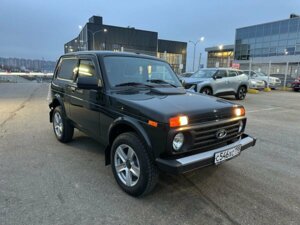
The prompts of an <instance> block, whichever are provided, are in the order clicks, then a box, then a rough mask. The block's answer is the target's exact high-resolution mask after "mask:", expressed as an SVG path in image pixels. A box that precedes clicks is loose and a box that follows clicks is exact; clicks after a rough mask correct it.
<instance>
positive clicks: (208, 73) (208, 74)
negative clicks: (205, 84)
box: [191, 70, 217, 78]
mask: <svg viewBox="0 0 300 225" xmlns="http://www.w3.org/2000/svg"><path fill="white" fill-rule="evenodd" d="M216 72H217V70H198V71H197V72H195V73H194V74H193V75H192V76H191V77H192V78H212V76H213V75H214V74H215V73H216Z"/></svg>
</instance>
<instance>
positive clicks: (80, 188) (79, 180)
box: [0, 83, 300, 225]
mask: <svg viewBox="0 0 300 225" xmlns="http://www.w3.org/2000/svg"><path fill="white" fill-rule="evenodd" d="M47 91H48V86H47V84H30V83H26V84H25V83H24V84H1V83H0V224H39V225H40V224H49V225H50V224H51V225H53V224H70V225H71V224H72V225H75V224H285V225H286V224H299V221H300V153H299V152H300V147H299V146H300V138H299V137H300V126H299V124H300V117H299V111H300V104H299V99H300V93H293V92H280V91H272V92H270V93H264V92H262V93H259V94H257V95H250V94H249V95H248V96H247V97H246V100H244V101H237V102H238V103H241V104H243V105H244V106H245V107H246V110H247V117H248V122H247V129H246V132H247V133H249V134H251V135H253V136H256V137H257V138H258V141H257V145H256V146H255V147H254V148H251V149H249V150H247V151H245V152H243V153H242V154H241V156H240V157H238V158H236V159H233V160H231V161H228V162H226V163H224V164H222V165H220V166H217V167H207V168H204V169H200V170H197V171H194V172H190V173H187V174H184V175H180V176H171V175H166V174H161V176H160V179H159V183H158V185H157V187H156V188H155V189H154V192H153V193H151V194H150V195H148V196H146V197H144V198H140V199H136V198H133V197H130V196H128V195H126V194H125V193H123V192H122V191H121V189H120V188H119V187H118V186H117V184H116V182H115V180H114V178H113V174H112V172H111V168H110V167H109V166H104V151H103V148H102V147H101V146H100V145H99V144H98V143H97V142H95V141H94V140H92V139H90V138H89V137H87V136H85V135H84V134H83V133H81V132H78V131H77V132H75V137H74V140H73V141H72V142H71V143H69V144H62V143H59V142H58V141H57V140H56V139H55V136H54V134H53V131H52V126H51V124H50V123H49V118H48V112H49V109H48V107H47V102H46V97H47ZM227 99H229V100H233V98H232V99H231V98H227Z"/></svg>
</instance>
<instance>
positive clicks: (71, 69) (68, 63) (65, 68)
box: [57, 58, 77, 80]
mask: <svg viewBox="0 0 300 225" xmlns="http://www.w3.org/2000/svg"><path fill="white" fill-rule="evenodd" d="M76 69H77V59H73V58H72V59H71V58H70V59H62V61H61V63H60V67H59V70H58V73H57V77H58V78H61V79H66V80H72V79H73V75H74V73H75V72H76Z"/></svg>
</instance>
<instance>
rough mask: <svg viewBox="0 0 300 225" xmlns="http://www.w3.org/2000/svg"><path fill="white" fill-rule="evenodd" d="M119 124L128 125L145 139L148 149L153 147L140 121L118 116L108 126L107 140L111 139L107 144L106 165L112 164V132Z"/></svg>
mask: <svg viewBox="0 0 300 225" xmlns="http://www.w3.org/2000/svg"><path fill="white" fill-rule="evenodd" d="M119 125H127V126H129V127H131V128H132V129H133V130H134V131H135V132H136V133H137V134H138V135H139V136H140V137H141V138H142V139H143V140H144V141H145V144H146V147H147V148H148V149H151V148H152V145H151V141H150V139H149V137H148V135H147V133H146V131H145V129H144V128H143V127H142V126H141V125H140V123H139V122H138V121H137V120H135V119H132V118H130V117H126V116H125V117H124V116H122V117H118V118H117V119H115V120H114V121H113V122H112V123H111V124H110V126H109V128H108V132H107V133H108V135H107V140H109V144H108V145H107V147H106V148H105V165H108V164H110V150H111V145H112V140H111V138H112V137H111V134H112V131H113V130H114V128H116V127H117V126H119Z"/></svg>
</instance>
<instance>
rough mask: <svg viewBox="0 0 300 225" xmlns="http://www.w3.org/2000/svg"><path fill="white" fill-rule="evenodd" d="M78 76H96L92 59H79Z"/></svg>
mask: <svg viewBox="0 0 300 225" xmlns="http://www.w3.org/2000/svg"><path fill="white" fill-rule="evenodd" d="M78 77H96V69H95V65H94V63H93V61H92V60H90V59H81V60H80V63H79V68H78Z"/></svg>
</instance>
